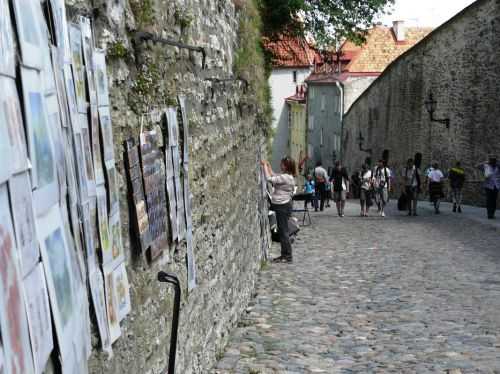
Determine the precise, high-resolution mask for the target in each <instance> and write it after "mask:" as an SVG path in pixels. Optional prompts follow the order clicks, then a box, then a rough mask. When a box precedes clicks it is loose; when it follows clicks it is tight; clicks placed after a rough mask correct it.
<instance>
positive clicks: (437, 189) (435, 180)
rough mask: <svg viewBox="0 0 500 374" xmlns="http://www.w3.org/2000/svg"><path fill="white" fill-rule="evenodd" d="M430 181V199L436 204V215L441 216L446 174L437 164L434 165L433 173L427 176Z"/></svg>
mask: <svg viewBox="0 0 500 374" xmlns="http://www.w3.org/2000/svg"><path fill="white" fill-rule="evenodd" d="M427 178H428V181H429V198H430V200H431V202H432V203H433V204H434V213H436V214H439V213H440V211H439V205H440V204H441V199H442V198H443V197H444V193H443V179H444V174H443V172H442V171H441V170H440V169H439V165H438V163H437V162H435V163H434V164H432V171H430V172H429V174H428V175H427Z"/></svg>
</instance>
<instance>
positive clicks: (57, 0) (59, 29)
mask: <svg viewBox="0 0 500 374" xmlns="http://www.w3.org/2000/svg"><path fill="white" fill-rule="evenodd" d="M49 3H50V10H51V12H52V19H53V22H54V28H55V40H54V42H55V44H56V46H57V47H58V48H57V50H58V58H57V61H58V64H59V65H60V66H62V65H64V64H70V63H71V50H70V46H69V31H68V21H67V18H66V5H65V3H64V0H50V1H49Z"/></svg>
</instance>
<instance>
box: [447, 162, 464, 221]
mask: <svg viewBox="0 0 500 374" xmlns="http://www.w3.org/2000/svg"><path fill="white" fill-rule="evenodd" d="M448 179H449V181H450V189H451V199H452V202H453V213H455V212H458V213H462V197H463V194H462V189H463V188H464V183H465V170H464V169H463V168H462V166H461V165H460V161H457V162H456V164H455V166H454V167H452V168H451V169H450V170H449V171H448Z"/></svg>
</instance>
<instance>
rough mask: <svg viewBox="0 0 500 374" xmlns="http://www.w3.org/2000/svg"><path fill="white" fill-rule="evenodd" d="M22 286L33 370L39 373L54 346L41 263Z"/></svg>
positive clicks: (41, 371) (42, 369)
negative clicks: (33, 362)
mask: <svg viewBox="0 0 500 374" xmlns="http://www.w3.org/2000/svg"><path fill="white" fill-rule="evenodd" d="M23 286H24V294H25V295H26V308H27V310H28V324H29V329H30V337H31V348H32V350H33V357H34V361H35V372H36V373H38V374H41V373H43V371H44V370H45V364H46V363H47V361H48V359H49V357H50V353H51V352H52V349H53V347H54V341H53V340H52V320H51V317H50V306H49V298H48V294H47V286H46V283H45V275H44V272H43V265H42V264H41V263H39V264H38V265H37V266H36V267H35V268H34V269H33V271H32V272H31V273H30V274H29V275H28V276H27V277H26V278H25V279H24V280H23Z"/></svg>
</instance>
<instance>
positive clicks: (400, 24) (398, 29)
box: [392, 21, 406, 42]
mask: <svg viewBox="0 0 500 374" xmlns="http://www.w3.org/2000/svg"><path fill="white" fill-rule="evenodd" d="M392 31H394V35H395V36H396V41H398V42H404V41H405V39H406V37H405V22H404V21H393V22H392Z"/></svg>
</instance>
